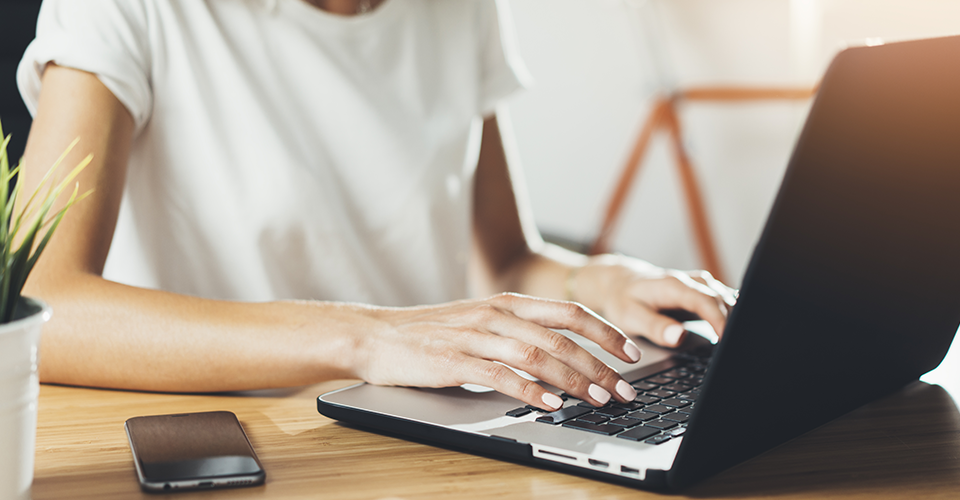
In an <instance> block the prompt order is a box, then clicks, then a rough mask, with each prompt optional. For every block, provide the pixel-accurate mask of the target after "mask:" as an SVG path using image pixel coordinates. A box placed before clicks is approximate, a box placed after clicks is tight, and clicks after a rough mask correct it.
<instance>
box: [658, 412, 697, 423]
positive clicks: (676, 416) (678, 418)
mask: <svg viewBox="0 0 960 500" xmlns="http://www.w3.org/2000/svg"><path fill="white" fill-rule="evenodd" d="M660 418H662V419H664V420H671V421H673V422H680V423H683V422H686V421H687V420H690V415H689V414H688V413H667V414H666V415H663V416H662V417H660Z"/></svg>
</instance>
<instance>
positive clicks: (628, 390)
mask: <svg viewBox="0 0 960 500" xmlns="http://www.w3.org/2000/svg"><path fill="white" fill-rule="evenodd" d="M617 394H619V395H620V397H621V398H623V399H626V400H627V401H633V398H635V397H637V390H636V389H634V388H633V387H632V386H631V385H630V384H628V383H627V382H626V381H625V380H621V381H619V382H617Z"/></svg>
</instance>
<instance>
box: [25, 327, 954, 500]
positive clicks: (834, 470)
mask: <svg viewBox="0 0 960 500" xmlns="http://www.w3.org/2000/svg"><path fill="white" fill-rule="evenodd" d="M958 345H960V341H958V342H955V344H954V348H953V350H952V351H951V353H950V354H948V358H947V360H946V361H945V362H944V364H943V365H941V368H939V369H938V370H936V371H935V372H932V373H931V374H930V375H929V376H928V377H926V379H929V380H934V381H937V382H939V383H940V384H942V385H943V386H944V388H941V387H939V386H936V385H929V384H926V383H923V382H918V383H916V384H914V385H911V386H909V387H907V388H906V389H904V390H903V391H901V392H899V393H897V394H894V395H893V396H891V397H888V398H886V399H883V400H880V401H877V402H875V403H873V404H871V405H868V406H866V407H864V408H861V409H859V410H857V411H855V412H853V413H851V414H849V415H846V416H844V417H843V418H841V419H839V420H836V421H834V422H832V423H830V424H828V425H826V426H824V427H822V428H820V429H817V430H816V431H814V432H813V433H811V434H807V435H805V436H803V437H801V438H799V439H796V440H794V441H792V442H790V443H787V444H786V445H784V446H781V447H780V448H777V449H775V450H773V451H771V452H769V453H767V454H765V455H763V456H761V457H758V458H756V459H754V460H752V461H750V462H747V463H746V464H743V465H741V466H739V467H737V468H735V469H732V470H730V471H727V472H725V473H723V474H721V475H719V476H716V477H714V478H711V479H710V480H708V481H706V482H704V483H702V484H700V485H698V486H697V487H695V488H694V489H691V490H689V491H687V492H685V495H686V496H689V497H696V498H706V497H725V498H737V497H748V498H763V497H773V496H776V497H779V498H817V499H828V498H944V499H946V498H951V499H954V498H958V497H960V412H958V409H957V404H956V403H955V402H954V399H952V398H951V396H950V394H953V398H955V399H956V400H960V347H958ZM347 383H348V382H344V381H339V382H329V383H325V384H319V385H315V386H310V387H305V388H299V389H294V390H286V391H269V392H254V393H246V394H227V395H202V396H195V395H178V394H148V393H137V392H124V391H107V390H95V389H82V388H74V387H60V386H49V385H47V386H43V387H42V388H41V392H40V410H39V425H38V433H37V461H36V475H35V479H34V486H33V498H34V499H35V500H42V499H47V498H57V499H59V498H75V499H80V498H97V499H110V498H124V499H126V498H149V499H156V498H158V496H156V495H147V494H145V493H141V491H140V489H139V486H138V484H137V480H136V476H135V473H134V469H133V461H132V457H131V455H130V449H129V448H128V446H127V439H126V435H125V434H124V431H123V422H124V420H126V419H127V418H129V417H133V416H138V415H153V414H162V413H180V412H195V411H208V410H230V411H233V412H234V413H236V414H237V416H238V417H239V418H240V421H241V422H242V423H243V425H244V427H245V428H246V431H247V434H248V435H249V437H250V440H251V442H252V443H253V445H254V448H256V450H257V453H258V454H259V456H260V459H261V460H262V461H263V464H264V467H265V468H266V471H267V482H266V484H265V485H264V486H259V487H252V488H242V489H233V490H207V491H200V492H191V493H185V492H180V493H176V494H173V495H174V496H175V498H177V499H183V500H187V499H192V498H224V499H226V498H230V499H232V498H263V497H266V498H329V499H341V498H343V499H353V498H357V499H360V498H364V499H366V498H377V499H386V498H411V499H412V498H418V499H419V498H484V497H486V498H501V499H502V498H544V499H547V498H549V499H562V500H581V499H588V498H603V499H620V498H647V497H654V496H657V495H655V494H653V493H648V492H644V491H640V490H634V489H630V488H625V487H622V486H615V485H612V484H608V483H602V482H598V481H592V480H588V479H583V478H580V477H576V476H571V475H566V474H561V473H557V472H552V471H547V470H542V469H538V468H534V467H528V466H523V465H517V464H512V463H507V462H502V461H498V460H494V459H489V458H484V457H478V456H474V455H469V454H466V453H459V452H455V451H450V450H446V449H442V448H437V447H432V446H427V445H424V444H419V443H412V442H409V441H404V440H401V439H397V438H394V437H389V436H384V435H380V434H374V433H371V432H366V431H363V430H358V429H355V428H351V427H348V426H345V425H342V424H339V423H336V422H334V421H331V420H329V419H327V418H325V417H323V416H321V415H319V414H318V413H317V410H316V401H315V398H316V396H317V395H319V394H320V393H322V392H325V391H327V390H331V389H334V388H337V387H341V386H343V385H345V384H347ZM838 388H840V389H843V386H842V383H841V384H838ZM854 390H855V389H854ZM814 411H815V410H814Z"/></svg>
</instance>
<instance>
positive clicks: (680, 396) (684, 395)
mask: <svg viewBox="0 0 960 500" xmlns="http://www.w3.org/2000/svg"><path fill="white" fill-rule="evenodd" d="M697 396H699V394H694V393H692V392H684V393H682V394H677V395H676V396H674V397H675V398H678V399H685V400H687V401H696V400H697Z"/></svg>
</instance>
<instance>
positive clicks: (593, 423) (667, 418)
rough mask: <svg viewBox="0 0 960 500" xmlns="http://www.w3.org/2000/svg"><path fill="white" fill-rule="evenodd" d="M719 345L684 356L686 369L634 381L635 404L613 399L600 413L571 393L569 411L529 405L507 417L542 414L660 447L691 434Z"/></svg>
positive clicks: (544, 420)
mask: <svg viewBox="0 0 960 500" xmlns="http://www.w3.org/2000/svg"><path fill="white" fill-rule="evenodd" d="M712 355H713V346H705V347H702V348H699V349H696V350H694V351H692V352H687V353H681V354H679V355H677V358H678V359H680V360H682V362H683V364H681V365H680V366H676V367H673V368H671V369H669V370H665V371H663V372H660V373H656V374H654V375H650V376H647V377H644V378H641V379H639V380H635V381H633V382H631V384H630V385H632V386H633V387H634V388H635V389H636V390H637V397H636V398H635V399H634V400H633V401H630V402H626V403H620V402H617V401H614V400H611V402H610V403H608V404H606V405H604V406H601V407H599V408H597V407H595V406H593V405H591V404H590V403H587V402H585V401H580V400H578V399H577V398H575V397H573V396H570V395H568V394H566V393H563V394H560V397H561V398H562V399H563V400H564V401H566V403H564V407H563V408H561V409H559V410H557V411H554V412H550V413H547V412H545V411H544V410H541V409H539V408H537V407H535V406H530V405H527V406H524V407H522V408H517V409H514V410H510V411H508V412H507V416H510V417H522V416H524V415H527V414H529V413H531V412H536V413H538V414H540V416H539V417H537V422H541V423H544V424H549V425H562V426H563V427H567V428H570V429H577V430H582V431H586V432H594V433H597V434H604V435H607V436H616V437H618V438H622V439H628V440H631V441H642V442H644V443H647V444H652V445H657V444H661V443H665V442H667V441H669V440H670V439H672V438H674V437H677V436H680V435H682V434H683V433H684V431H686V426H687V420H689V419H690V415H691V414H692V413H693V409H694V408H695V407H696V405H697V396H699V394H700V389H699V387H700V384H701V383H702V382H703V374H704V372H705V371H706V369H707V363H708V362H709V361H710V357H711V356H712Z"/></svg>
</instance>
